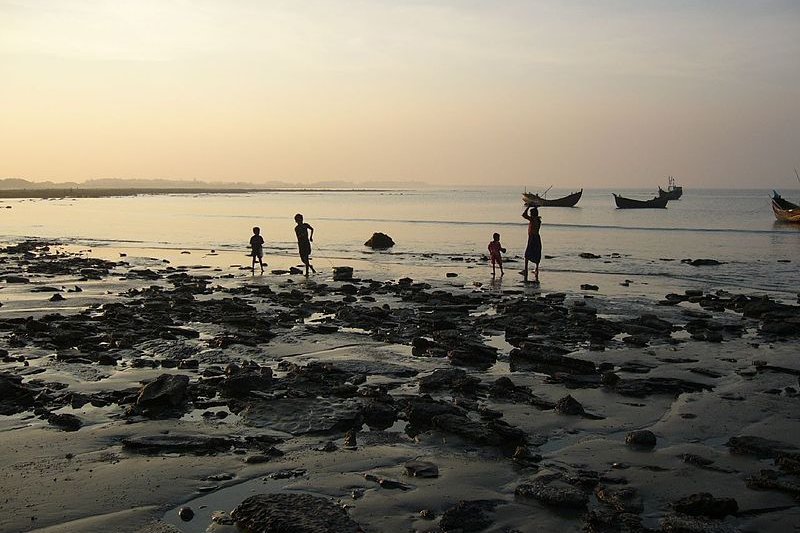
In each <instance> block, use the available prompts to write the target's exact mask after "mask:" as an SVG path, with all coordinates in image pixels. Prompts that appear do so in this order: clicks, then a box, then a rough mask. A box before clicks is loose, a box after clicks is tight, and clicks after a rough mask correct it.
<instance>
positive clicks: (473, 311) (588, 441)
mask: <svg viewBox="0 0 800 533" xmlns="http://www.w3.org/2000/svg"><path fill="white" fill-rule="evenodd" d="M352 275H356V276H357V275H360V274H359V273H358V272H355V273H352V271H351V270H348V269H341V268H340V269H338V270H337V271H336V275H335V276H334V277H330V276H322V275H321V276H318V277H316V278H312V279H310V280H305V279H302V278H300V277H297V276H294V277H293V276H292V275H290V274H289V273H288V272H287V273H286V274H281V275H273V276H267V277H264V278H256V277H250V276H247V275H241V274H238V273H231V272H230V271H225V270H224V269H212V268H207V267H202V266H196V267H173V266H170V265H169V264H168V263H164V262H163V261H161V262H160V261H158V260H156V259H153V260H152V261H150V262H149V263H147V262H144V263H142V262H139V263H137V262H136V261H133V260H130V259H129V258H127V257H120V260H119V261H109V260H103V259H98V258H95V257H91V256H86V255H85V254H84V255H77V254H73V253H67V252H64V251H63V250H61V249H60V248H59V247H58V246H57V245H56V244H52V243H45V242H38V241H26V242H22V243H17V244H15V245H12V246H8V247H5V248H3V249H0V287H2V292H0V297H2V298H3V300H2V301H3V302H6V303H7V304H8V305H6V306H5V307H3V308H0V361H2V363H0V439H2V440H3V442H4V444H5V445H4V447H3V449H5V450H7V453H6V454H4V457H3V458H2V459H0V464H2V465H3V468H2V471H3V474H2V483H0V486H2V487H3V488H2V489H0V500H2V501H4V508H6V509H7V512H6V513H4V516H3V517H2V518H0V530H3V531H5V530H8V531H25V530H36V529H40V530H42V531H62V530H63V531H96V530H103V529H102V528H109V529H106V530H115V531H139V530H149V531H174V530H178V531H186V532H189V531H207V530H208V531H220V532H224V531H238V530H241V529H239V528H248V530H250V531H368V532H369V531H507V532H511V531H534V530H541V531H545V530H556V529H559V530H565V531H590V532H617V531H619V532H623V531H625V532H636V531H642V532H644V531H663V532H678V531H681V532H683V531H688V532H694V531H697V532H700V531H786V530H788V529H787V528H788V527H789V524H796V523H798V522H799V521H800V506H798V504H797V501H798V497H800V477H798V474H800V466H798V465H800V435H799V434H797V432H796V431H793V430H792V429H791V428H793V427H796V424H797V414H796V412H797V409H796V406H797V402H798V401H800V394H798V376H800V364H798V362H797V361H796V355H795V343H796V342H797V339H798V337H800V306H798V305H793V304H787V303H780V302H776V301H774V300H771V299H769V298H767V297H763V296H757V295H743V294H730V293H727V292H724V291H708V290H697V289H689V290H684V291H676V292H675V293H671V294H667V295H665V296H664V298H663V299H661V300H656V301H652V302H625V301H622V300H620V299H606V298H604V297H601V296H593V295H590V294H585V293H584V294H578V293H576V294H568V293H563V292H561V293H539V292H538V291H536V290H532V289H531V288H527V287H520V288H518V287H510V288H506V289H503V290H483V288H477V287H453V286H447V285H444V284H442V285H441V286H436V285H435V284H431V283H425V282H417V281H415V280H413V279H410V278H401V279H398V280H392V281H383V280H371V279H366V278H361V279H358V278H352V277H351V276H352ZM586 290H588V289H586ZM34 299H35V302H36V303H35V305H34V304H30V305H27V304H26V305H21V306H20V307H19V308H15V307H14V306H12V305H10V304H9V302H28V303H30V302H31V301H33V300H34ZM17 305H19V304H17ZM35 442H42V443H43V444H39V445H38V448H37V449H34V448H35V445H33V444H32V443H35ZM156 465H157V466H156ZM248 480H249V481H248ZM45 484H46V485H47V489H46V490H45V487H44V485H45ZM67 489H69V490H67ZM248 491H249V492H248ZM256 491H257V493H256V494H253V492H256ZM98 527H99V528H100V529H98ZM59 528H61V529H59ZM176 528H178V529H176Z"/></svg>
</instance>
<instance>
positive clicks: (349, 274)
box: [333, 266, 353, 281]
mask: <svg viewBox="0 0 800 533" xmlns="http://www.w3.org/2000/svg"><path fill="white" fill-rule="evenodd" d="M351 279H353V267H350V266H338V267H333V281H348V280H351Z"/></svg>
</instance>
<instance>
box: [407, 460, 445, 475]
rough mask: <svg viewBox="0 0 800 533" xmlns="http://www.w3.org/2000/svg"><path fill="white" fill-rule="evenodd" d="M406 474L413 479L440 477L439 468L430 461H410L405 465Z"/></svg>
mask: <svg viewBox="0 0 800 533" xmlns="http://www.w3.org/2000/svg"><path fill="white" fill-rule="evenodd" d="M403 467H404V468H405V469H406V474H407V475H409V476H411V477H422V478H433V477H439V467H438V466H436V465H435V464H433V463H430V462H428V461H408V462H407V463H405V464H404V465H403Z"/></svg>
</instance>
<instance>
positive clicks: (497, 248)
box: [489, 233, 506, 277]
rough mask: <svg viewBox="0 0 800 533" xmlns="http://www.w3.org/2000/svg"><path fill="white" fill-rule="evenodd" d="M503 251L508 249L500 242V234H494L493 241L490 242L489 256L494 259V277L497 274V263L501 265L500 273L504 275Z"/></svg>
mask: <svg viewBox="0 0 800 533" xmlns="http://www.w3.org/2000/svg"><path fill="white" fill-rule="evenodd" d="M501 253H506V249H505V248H503V245H502V244H500V234H499V233H495V234H493V235H492V242H490V243H489V257H490V258H491V260H492V277H494V275H495V265H499V266H500V275H501V276H502V275H503V258H502V256H501V255H500V254H501Z"/></svg>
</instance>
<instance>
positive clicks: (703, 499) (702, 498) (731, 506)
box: [672, 492, 739, 518]
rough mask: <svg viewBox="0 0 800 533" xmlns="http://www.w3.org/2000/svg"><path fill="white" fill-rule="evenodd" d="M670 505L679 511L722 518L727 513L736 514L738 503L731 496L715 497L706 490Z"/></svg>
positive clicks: (692, 514)
mask: <svg viewBox="0 0 800 533" xmlns="http://www.w3.org/2000/svg"><path fill="white" fill-rule="evenodd" d="M672 507H673V509H675V511H677V512H679V513H683V514H687V515H691V516H707V517H709V518H724V517H725V516H727V515H732V514H736V512H737V511H738V510H739V505H738V504H737V503H736V500H734V499H733V498H715V497H714V496H712V495H711V494H709V493H708V492H700V493H697V494H692V495H689V496H686V497H685V498H681V499H679V500H677V501H675V502H673V504H672Z"/></svg>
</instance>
